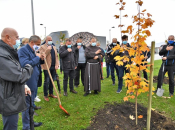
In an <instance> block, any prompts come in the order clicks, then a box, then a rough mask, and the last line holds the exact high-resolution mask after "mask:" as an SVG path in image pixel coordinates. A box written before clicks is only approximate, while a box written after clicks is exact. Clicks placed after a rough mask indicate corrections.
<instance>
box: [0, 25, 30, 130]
mask: <svg viewBox="0 0 175 130" xmlns="http://www.w3.org/2000/svg"><path fill="white" fill-rule="evenodd" d="M19 45H20V41H19V36H18V33H17V31H16V30H14V29H12V28H5V29H4V30H3V31H2V33H1V40H0V61H1V62H0V66H1V69H0V114H2V120H3V125H4V128H3V130H17V126H18V113H20V112H22V111H24V110H25V109H26V108H27V106H26V101H25V94H31V91H30V89H29V88H28V87H27V86H26V87H25V86H24V85H25V82H26V81H27V80H28V79H29V78H30V77H31V75H32V71H33V68H32V66H30V65H28V64H27V65H25V66H24V68H21V66H20V63H19V59H18V54H17V52H16V51H15V49H17V48H18V47H19Z"/></svg>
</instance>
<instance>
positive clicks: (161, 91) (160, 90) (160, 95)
mask: <svg viewBox="0 0 175 130" xmlns="http://www.w3.org/2000/svg"><path fill="white" fill-rule="evenodd" d="M163 93H164V89H161V88H158V89H157V93H156V95H157V96H159V97H162V96H163Z"/></svg>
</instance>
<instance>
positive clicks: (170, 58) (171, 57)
mask: <svg viewBox="0 0 175 130" xmlns="http://www.w3.org/2000/svg"><path fill="white" fill-rule="evenodd" d="M167 46H170V45H164V46H163V48H162V49H161V50H160V52H159V55H160V56H164V57H167V60H166V62H165V65H166V66H172V65H173V66H174V65H175V63H174V62H175V45H171V46H173V49H172V50H169V51H167V50H166V48H167Z"/></svg>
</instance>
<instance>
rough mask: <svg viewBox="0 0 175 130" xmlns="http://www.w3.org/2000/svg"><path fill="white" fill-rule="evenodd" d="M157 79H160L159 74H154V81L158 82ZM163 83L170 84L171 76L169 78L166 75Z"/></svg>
mask: <svg viewBox="0 0 175 130" xmlns="http://www.w3.org/2000/svg"><path fill="white" fill-rule="evenodd" d="M157 80H158V76H154V77H153V82H154V83H157ZM174 80H175V78H174ZM163 83H164V84H169V78H168V77H164V79H163Z"/></svg>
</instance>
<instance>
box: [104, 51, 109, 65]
mask: <svg viewBox="0 0 175 130" xmlns="http://www.w3.org/2000/svg"><path fill="white" fill-rule="evenodd" d="M105 62H106V63H108V64H109V63H110V57H109V55H107V53H106V54H105Z"/></svg>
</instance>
